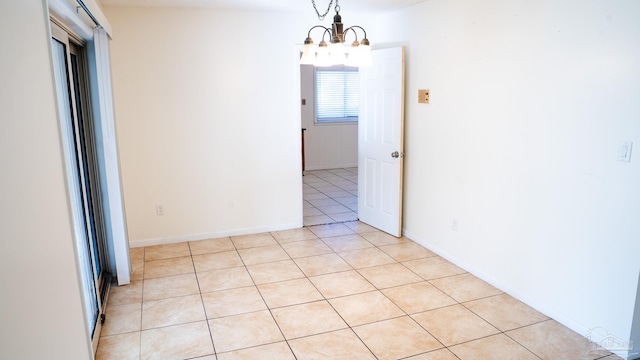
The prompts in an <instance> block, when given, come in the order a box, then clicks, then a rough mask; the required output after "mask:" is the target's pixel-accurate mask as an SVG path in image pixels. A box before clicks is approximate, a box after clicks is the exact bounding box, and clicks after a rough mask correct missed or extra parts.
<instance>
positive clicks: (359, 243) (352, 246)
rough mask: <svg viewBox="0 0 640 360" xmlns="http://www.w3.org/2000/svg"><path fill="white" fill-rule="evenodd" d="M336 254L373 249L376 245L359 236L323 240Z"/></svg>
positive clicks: (352, 235)
mask: <svg viewBox="0 0 640 360" xmlns="http://www.w3.org/2000/svg"><path fill="white" fill-rule="evenodd" d="M322 241H324V243H325V244H327V245H328V246H329V247H330V248H331V249H333V251H335V252H338V253H339V252H344V251H351V250H358V249H365V248H372V247H374V245H373V244H372V243H370V242H368V241H367V240H365V238H363V237H362V236H360V235H358V234H351V235H343V236H336V237H330V238H324V239H322Z"/></svg>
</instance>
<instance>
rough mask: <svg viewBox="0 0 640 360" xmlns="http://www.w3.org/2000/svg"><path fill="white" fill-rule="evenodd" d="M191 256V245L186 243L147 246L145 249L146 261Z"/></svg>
mask: <svg viewBox="0 0 640 360" xmlns="http://www.w3.org/2000/svg"><path fill="white" fill-rule="evenodd" d="M183 256H191V252H190V251H189V244H188V243H186V242H181V243H174V244H164V245H155V246H147V247H145V248H144V261H151V260H160V259H170V258H177V257H183Z"/></svg>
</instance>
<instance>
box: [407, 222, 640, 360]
mask: <svg viewBox="0 0 640 360" xmlns="http://www.w3.org/2000/svg"><path fill="white" fill-rule="evenodd" d="M402 234H403V235H404V236H405V237H407V238H409V239H411V240H413V241H414V242H416V243H418V244H420V245H422V246H424V247H425V248H427V249H429V250H430V251H432V252H434V253H435V254H437V255H439V256H441V257H442V258H444V259H446V260H447V261H449V262H451V263H452V264H454V265H456V266H458V267H460V268H462V269H464V270H465V271H467V272H469V273H470V274H472V275H474V276H476V277H477V278H479V279H481V280H483V281H484V282H486V283H488V284H490V285H492V286H494V287H496V288H497V289H499V290H501V291H502V292H504V293H506V294H508V295H510V296H512V297H514V298H515V299H517V300H519V301H521V302H523V303H525V304H527V305H528V306H530V307H531V308H533V309H535V310H537V311H539V312H540V313H542V314H544V315H546V316H548V317H550V318H552V319H554V320H555V321H557V322H559V323H560V324H562V325H564V326H566V327H568V328H569V329H571V330H573V331H575V332H576V333H578V334H580V335H582V336H586V335H587V334H588V333H589V331H590V330H591V329H590V328H589V327H588V326H585V325H584V324H581V323H579V322H577V321H575V320H574V319H572V318H570V317H568V316H567V315H566V314H564V313H563V312H561V311H559V310H558V309H555V308H553V307H552V306H549V305H548V304H545V303H544V302H543V301H540V300H539V299H537V298H535V297H533V296H531V295H530V294H525V293H522V292H520V291H517V290H515V289H513V288H512V287H511V286H509V285H507V284H505V283H503V282H501V281H499V280H497V279H495V278H494V277H492V276H490V275H488V274H486V273H485V272H483V271H481V270H479V269H477V268H475V267H473V266H471V265H470V264H468V263H467V262H465V261H461V260H460V259H458V258H456V257H455V256H453V255H452V254H450V253H448V252H446V251H444V250H443V249H442V248H440V247H438V246H435V245H433V244H431V243H429V242H428V241H426V240H425V239H421V238H420V237H418V236H415V235H414V234H412V233H411V232H409V231H407V230H406V229H402ZM607 350H609V351H611V352H612V353H614V354H616V355H618V356H620V357H622V358H623V359H627V360H631V359H635V357H634V356H637V355H638V353H637V352H636V353H630V352H628V351H621V350H619V349H607Z"/></svg>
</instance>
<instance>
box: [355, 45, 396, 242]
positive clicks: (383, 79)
mask: <svg viewBox="0 0 640 360" xmlns="http://www.w3.org/2000/svg"><path fill="white" fill-rule="evenodd" d="M372 58H373V67H371V68H362V69H360V72H361V81H360V83H361V92H360V94H361V95H360V117H359V123H358V148H359V149H358V166H359V167H360V169H362V170H361V171H359V176H358V188H359V189H360V190H359V196H358V217H359V219H360V221H362V222H365V223H367V224H369V225H371V226H374V227H376V228H378V229H380V230H383V231H385V232H387V233H389V234H392V235H394V236H400V235H401V232H402V172H403V162H404V161H403V149H404V143H403V142H404V136H403V135H404V134H403V131H404V113H403V111H404V48H402V47H398V48H390V49H381V50H375V51H372ZM393 154H397V156H394V155H393Z"/></svg>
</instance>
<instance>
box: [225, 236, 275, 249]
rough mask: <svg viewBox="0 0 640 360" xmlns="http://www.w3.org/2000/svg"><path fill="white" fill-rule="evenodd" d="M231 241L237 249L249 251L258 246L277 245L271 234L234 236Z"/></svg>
mask: <svg viewBox="0 0 640 360" xmlns="http://www.w3.org/2000/svg"><path fill="white" fill-rule="evenodd" d="M231 241H233V244H234V245H235V246H236V249H248V248H252V247H258V246H267V245H276V244H277V242H276V239H274V238H273V236H271V234H269V233H260V234H250V235H241V236H232V237H231Z"/></svg>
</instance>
